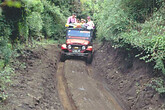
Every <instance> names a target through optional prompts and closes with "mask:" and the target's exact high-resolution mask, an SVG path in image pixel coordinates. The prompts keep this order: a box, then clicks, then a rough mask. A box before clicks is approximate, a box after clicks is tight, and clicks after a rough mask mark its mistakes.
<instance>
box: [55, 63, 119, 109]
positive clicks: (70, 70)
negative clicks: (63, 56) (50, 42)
mask: <svg viewBox="0 0 165 110" xmlns="http://www.w3.org/2000/svg"><path fill="white" fill-rule="evenodd" d="M92 74H93V73H92V68H91V66H90V65H88V66H87V65H86V64H85V62H84V61H80V60H67V61H65V63H59V67H58V70H57V77H56V78H57V80H58V91H59V97H60V99H61V103H62V105H63V107H64V109H65V110H122V109H121V107H120V106H119V105H118V103H117V102H116V100H115V99H114V98H113V96H112V95H111V94H110V93H109V92H108V91H107V90H106V89H105V87H104V86H103V85H102V84H101V83H99V82H98V81H96V80H94V79H93V78H92V77H91V76H92Z"/></svg>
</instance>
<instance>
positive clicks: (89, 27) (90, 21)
mask: <svg viewBox="0 0 165 110" xmlns="http://www.w3.org/2000/svg"><path fill="white" fill-rule="evenodd" d="M87 20H88V22H87V29H94V27H95V25H94V23H93V21H92V20H91V17H90V16H88V17H87Z"/></svg>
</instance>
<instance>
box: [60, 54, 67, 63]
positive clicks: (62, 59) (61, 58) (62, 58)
mask: <svg viewBox="0 0 165 110" xmlns="http://www.w3.org/2000/svg"><path fill="white" fill-rule="evenodd" d="M65 60H66V58H65V55H64V54H63V53H61V56H60V61H61V62H65Z"/></svg>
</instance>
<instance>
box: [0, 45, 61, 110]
mask: <svg viewBox="0 0 165 110" xmlns="http://www.w3.org/2000/svg"><path fill="white" fill-rule="evenodd" d="M58 53H59V50H58V48H57V46H56V45H49V46H47V47H45V48H43V47H38V48H37V49H35V50H28V49H27V50H26V51H25V53H24V54H23V55H21V56H19V57H18V58H17V59H18V60H19V61H20V62H19V63H18V64H17V65H15V68H16V71H15V76H14V77H13V78H12V80H13V83H12V85H11V87H10V88H9V89H8V90H7V91H8V94H9V98H8V99H7V101H6V102H5V104H4V105H3V107H2V108H1V110H63V108H62V106H61V104H60V101H59V97H58V93H57V88H56V80H55V73H56V68H57V61H58V57H59V56H58ZM22 64H25V65H24V66H25V67H24V66H21V65H22ZM23 67H24V68H23Z"/></svg>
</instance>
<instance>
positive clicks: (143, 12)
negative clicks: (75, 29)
mask: <svg viewBox="0 0 165 110" xmlns="http://www.w3.org/2000/svg"><path fill="white" fill-rule="evenodd" d="M149 1H150V0H149ZM100 7H101V10H102V11H101V12H97V14H95V18H96V19H98V20H97V34H98V38H99V39H105V40H109V41H111V42H113V43H114V45H117V46H118V47H127V45H131V46H132V47H133V48H137V49H139V51H142V53H141V54H139V55H137V56H139V57H140V59H143V60H145V61H146V62H151V61H153V62H155V67H154V68H155V69H158V70H161V71H162V72H163V73H164V74H165V67H164V61H165V37H164V35H165V31H164V30H165V4H164V2H162V0H154V1H151V2H150V3H148V2H147V1H145V0H144V1H142V0H120V1H117V0H105V2H104V3H101V4H100ZM115 47H116V46H115Z"/></svg>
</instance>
